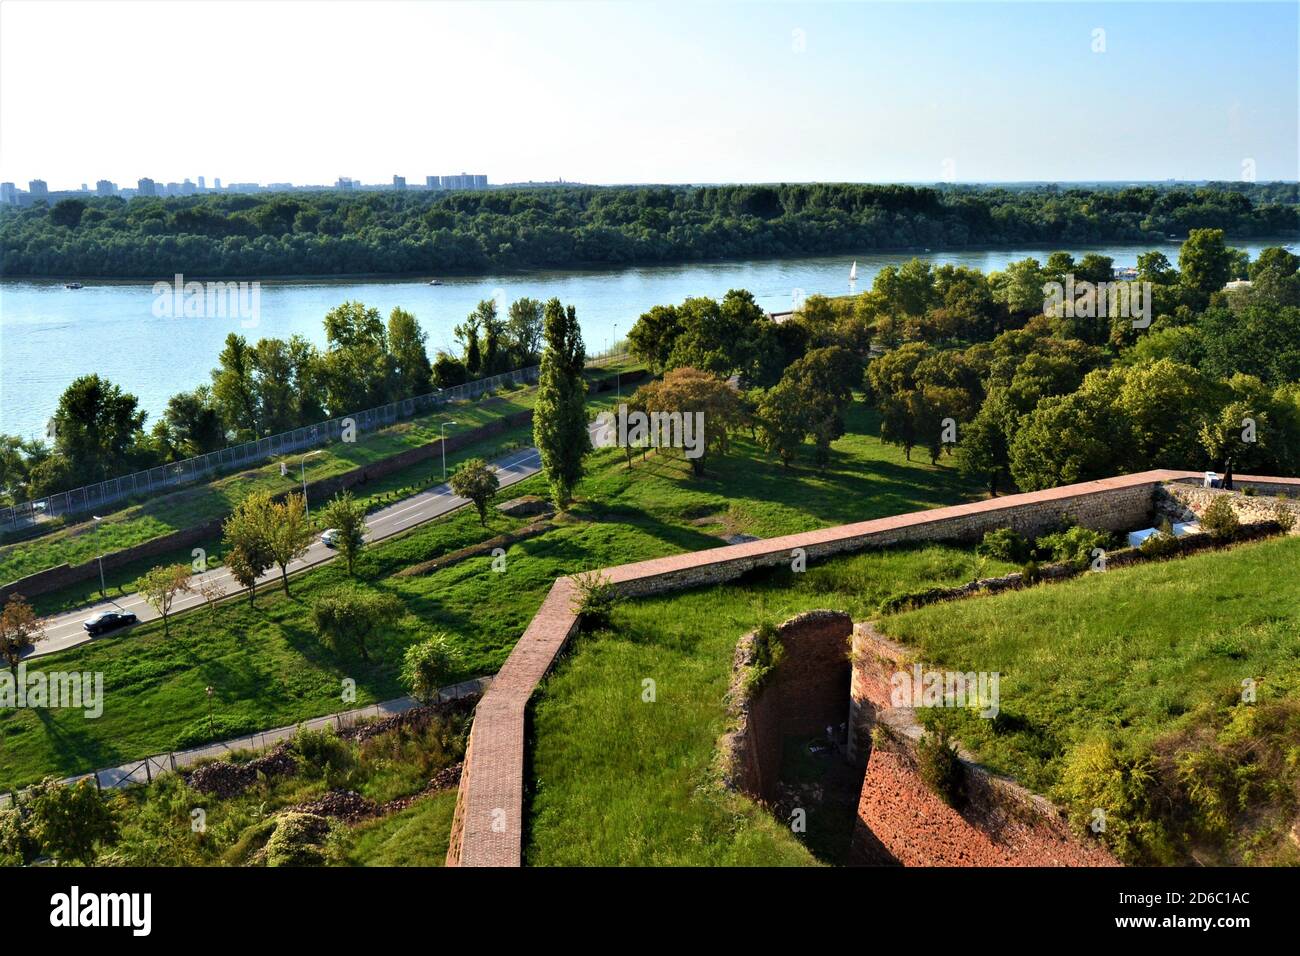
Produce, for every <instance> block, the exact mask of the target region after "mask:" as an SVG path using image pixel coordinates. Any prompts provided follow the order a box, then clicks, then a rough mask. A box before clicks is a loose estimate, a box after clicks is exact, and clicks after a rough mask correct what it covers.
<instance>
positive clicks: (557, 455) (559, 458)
mask: <svg viewBox="0 0 1300 956" xmlns="http://www.w3.org/2000/svg"><path fill="white" fill-rule="evenodd" d="M545 338H546V350H545V352H543V353H542V367H541V373H540V375H539V377H538V382H537V402H536V405H535V406H534V411H533V442H534V444H536V445H537V450H538V451H539V452H540V453H541V458H542V472H543V473H544V474H545V475H546V481H547V483H548V484H549V485H550V487H551V494H552V495H553V497H554V498H555V506H556V507H557V508H560V509H561V510H563V509H565V508H567V507H568V506H569V503H570V502H571V501H572V500H573V489H574V487H575V486H576V485H577V483H578V481H579V479H581V478H582V474H583V465H582V459H583V456H585V455H586V454H587V452H589V451H591V434H590V432H588V431H587V404H586V402H587V383H586V382H585V381H584V380H583V377H582V373H583V368H584V366H585V365H586V358H587V353H586V349H585V348H584V347H583V344H582V330H581V329H580V328H578V316H577V312H576V311H575V310H574V308H573V306H569V307H568V308H567V309H566V308H565V307H564V306H562V305H561V304H560V300H559V299H551V300H550V301H549V302H547V303H546V327H545Z"/></svg>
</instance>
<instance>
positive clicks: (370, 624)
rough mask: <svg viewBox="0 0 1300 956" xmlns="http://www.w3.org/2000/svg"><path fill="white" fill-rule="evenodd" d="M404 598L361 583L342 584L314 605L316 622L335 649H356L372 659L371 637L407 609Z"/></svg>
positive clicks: (325, 642)
mask: <svg viewBox="0 0 1300 956" xmlns="http://www.w3.org/2000/svg"><path fill="white" fill-rule="evenodd" d="M405 611H406V607H405V605H403V604H402V601H401V599H400V598H398V597H396V596H394V595H392V594H384V593H383V592H380V591H370V590H365V589H362V588H359V587H355V586H351V587H342V588H337V589H335V590H334V591H331V592H327V593H325V594H322V595H321V596H320V597H319V598H317V599H316V604H315V606H314V607H313V608H312V624H313V625H314V626H315V628H316V633H317V635H318V636H319V637H320V640H321V643H323V644H325V646H327V647H329V648H330V649H331V650H333V651H334V652H335V653H342V652H344V651H345V650H349V649H352V650H356V651H357V652H358V653H359V654H360V655H361V657H362V658H363V659H365V660H369V659H370V651H369V648H368V644H369V640H370V638H371V637H372V636H374V635H375V634H376V633H377V632H378V631H379V629H380V627H381V626H383V625H385V624H389V625H391V624H392V623H393V622H394V620H395V619H397V618H399V617H401V616H402V614H403V613H405Z"/></svg>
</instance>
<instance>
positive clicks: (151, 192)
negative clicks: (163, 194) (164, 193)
mask: <svg viewBox="0 0 1300 956" xmlns="http://www.w3.org/2000/svg"><path fill="white" fill-rule="evenodd" d="M135 188H136V195H138V196H157V195H158V184H157V183H156V182H154V181H153V180H152V179H150V178H149V177H148V176H146V177H144V178H143V179H141V180H139V181H138V182H137V183H136V184H135Z"/></svg>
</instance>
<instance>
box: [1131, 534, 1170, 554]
mask: <svg viewBox="0 0 1300 956" xmlns="http://www.w3.org/2000/svg"><path fill="white" fill-rule="evenodd" d="M1138 550H1139V551H1140V552H1142V556H1143V557H1144V558H1153V559H1159V558H1168V557H1171V556H1172V555H1174V554H1177V553H1178V539H1177V538H1175V537H1174V536H1173V534H1172V533H1171V532H1167V531H1157V532H1156V533H1155V534H1153V535H1150V536H1149V537H1147V538H1146V539H1145V540H1144V541H1143V542H1142V543H1141V544H1140V545H1138Z"/></svg>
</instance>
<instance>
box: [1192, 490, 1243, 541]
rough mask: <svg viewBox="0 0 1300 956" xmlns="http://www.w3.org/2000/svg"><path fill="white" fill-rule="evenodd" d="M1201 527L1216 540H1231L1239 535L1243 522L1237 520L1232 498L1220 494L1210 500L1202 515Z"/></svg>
mask: <svg viewBox="0 0 1300 956" xmlns="http://www.w3.org/2000/svg"><path fill="white" fill-rule="evenodd" d="M1201 527H1202V528H1204V529H1205V530H1206V531H1208V532H1209V533H1210V537H1211V538H1213V539H1214V540H1215V541H1219V542H1225V541H1231V540H1233V539H1234V538H1236V537H1237V534H1238V533H1239V532H1240V531H1241V522H1240V521H1238V520H1237V512H1236V511H1234V510H1233V508H1232V500H1231V499H1230V498H1229V497H1228V496H1227V495H1219V496H1218V497H1216V498H1215V499H1214V500H1213V501H1211V502H1210V504H1209V507H1207V508H1206V509H1205V513H1204V514H1203V515H1201Z"/></svg>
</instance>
